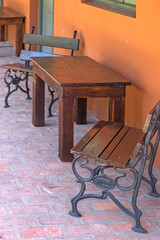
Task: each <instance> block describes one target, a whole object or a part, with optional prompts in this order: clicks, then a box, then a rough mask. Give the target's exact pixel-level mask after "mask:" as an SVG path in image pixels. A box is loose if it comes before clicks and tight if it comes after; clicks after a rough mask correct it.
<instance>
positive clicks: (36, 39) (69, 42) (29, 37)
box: [23, 33, 79, 50]
mask: <svg viewBox="0 0 160 240" xmlns="http://www.w3.org/2000/svg"><path fill="white" fill-rule="evenodd" d="M23 42H24V43H25V44H34V45H39V46H48V47H56V48H66V49H73V50H78V47H79V39H74V38H66V37H54V36H47V35H38V34H27V33H26V34H25V35H24V41H23Z"/></svg>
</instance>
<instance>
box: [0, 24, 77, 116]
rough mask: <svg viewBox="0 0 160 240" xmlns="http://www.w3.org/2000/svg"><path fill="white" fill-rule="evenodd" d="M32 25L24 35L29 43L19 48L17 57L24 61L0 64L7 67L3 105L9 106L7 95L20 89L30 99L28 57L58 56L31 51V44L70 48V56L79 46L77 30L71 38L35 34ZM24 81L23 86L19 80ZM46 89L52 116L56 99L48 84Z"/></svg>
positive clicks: (25, 41)
mask: <svg viewBox="0 0 160 240" xmlns="http://www.w3.org/2000/svg"><path fill="white" fill-rule="evenodd" d="M33 31H34V27H32V30H31V34H25V35H24V40H23V43H24V44H29V49H28V50H21V54H20V57H19V59H20V60H22V61H25V63H24V64H23V63H15V64H4V65H1V66H0V67H1V68H5V69H7V70H6V72H5V74H4V81H5V83H6V87H7V88H8V92H7V94H6V96H5V106H4V107H9V104H8V98H9V96H10V95H11V94H12V93H13V92H15V91H17V90H18V89H20V90H21V91H23V92H24V93H26V94H27V99H31V97H30V94H29V91H30V89H29V87H28V76H29V74H32V66H31V65H30V60H29V59H30V57H46V56H54V57H59V56H60V55H57V54H51V53H45V52H38V51H31V46H32V45H38V46H47V47H54V48H64V49H70V50H71V56H73V53H74V50H78V48H79V39H75V38H76V34H77V31H74V34H73V38H66V37H55V36H46V35H36V34H33ZM24 81H25V88H24V87H22V86H21V85H20V83H21V82H24ZM48 90H49V91H50V95H51V101H50V104H49V106H48V116H49V117H50V116H52V113H51V107H52V104H53V103H54V102H55V101H56V100H57V99H58V97H57V98H54V90H53V89H51V88H50V87H49V86H48Z"/></svg>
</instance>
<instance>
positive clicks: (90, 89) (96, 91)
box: [61, 85, 126, 98]
mask: <svg viewBox="0 0 160 240" xmlns="http://www.w3.org/2000/svg"><path fill="white" fill-rule="evenodd" d="M125 89H126V86H125V85H123V86H118V87H112V86H84V87H73V86H71V87H64V89H63V91H61V93H63V97H69V96H72V97H94V98H96V97H97V98H99V97H111V98H123V97H125Z"/></svg>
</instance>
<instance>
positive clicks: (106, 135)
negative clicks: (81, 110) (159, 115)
mask: <svg viewBox="0 0 160 240" xmlns="http://www.w3.org/2000/svg"><path fill="white" fill-rule="evenodd" d="M144 136H145V133H144V132H143V131H142V130H140V129H137V128H132V127H128V126H124V125H123V124H121V123H113V122H107V121H99V122H98V123H97V124H96V125H95V126H94V127H93V128H91V130H90V131H89V132H88V133H87V134H86V135H85V136H84V137H83V138H82V139H81V140H80V141H79V142H78V143H77V144H76V145H75V146H74V147H73V148H72V150H71V153H73V154H77V155H81V156H85V157H87V158H90V159H94V160H96V161H98V162H99V163H101V164H111V165H113V166H116V167H121V168H125V167H126V166H127V163H128V162H129V161H130V160H131V157H132V155H133V151H134V149H135V148H136V149H137V147H136V146H137V143H140V142H141V141H142V140H143V138H144Z"/></svg>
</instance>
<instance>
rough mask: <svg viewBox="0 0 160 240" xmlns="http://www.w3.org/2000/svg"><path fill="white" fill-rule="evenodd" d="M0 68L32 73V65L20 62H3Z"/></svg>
mask: <svg viewBox="0 0 160 240" xmlns="http://www.w3.org/2000/svg"><path fill="white" fill-rule="evenodd" d="M0 68H5V69H13V70H18V71H23V72H30V73H32V66H25V65H24V64H21V63H15V64H4V65H1V66H0Z"/></svg>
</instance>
